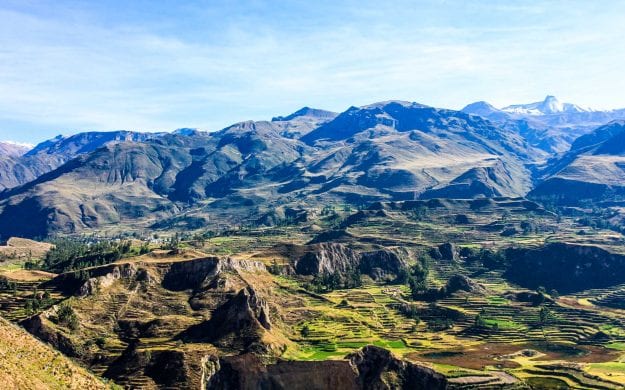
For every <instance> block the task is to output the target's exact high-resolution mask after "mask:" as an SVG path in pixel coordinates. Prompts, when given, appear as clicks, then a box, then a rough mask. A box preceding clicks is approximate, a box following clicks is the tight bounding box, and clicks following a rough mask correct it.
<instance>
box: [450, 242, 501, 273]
mask: <svg viewBox="0 0 625 390" xmlns="http://www.w3.org/2000/svg"><path fill="white" fill-rule="evenodd" d="M459 255H460V257H463V258H464V259H465V260H466V261H467V262H472V263H478V264H481V265H483V266H484V267H486V268H488V269H501V268H503V267H505V265H506V256H505V252H503V251H494V250H490V249H486V248H481V249H480V250H479V251H476V250H474V249H472V248H469V247H462V248H460V251H459Z"/></svg>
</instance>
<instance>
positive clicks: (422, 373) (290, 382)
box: [205, 346, 447, 390]
mask: <svg viewBox="0 0 625 390" xmlns="http://www.w3.org/2000/svg"><path fill="white" fill-rule="evenodd" d="M210 367H211V371H210V375H207V377H206V382H205V386H206V387H205V388H207V389H208V388H210V389H242V390H247V389H249V390H255V389H268V390H278V389H280V390H282V389H311V390H316V389H319V390H322V389H345V390H359V389H363V390H369V389H371V390H373V389H401V388H405V389H408V388H409V389H416V390H421V389H423V390H426V389H427V390H437V389H445V388H447V380H446V379H445V377H443V376H442V375H441V374H438V373H436V372H434V371H433V370H431V369H429V368H427V367H422V366H418V365H415V364H412V363H409V362H406V361H402V360H399V359H397V358H396V357H395V356H393V355H392V354H391V353H390V352H389V351H386V350H384V349H382V348H378V347H374V346H368V347H365V348H363V349H362V350H361V351H359V352H357V353H354V354H352V355H349V356H347V358H346V359H345V360H335V361H320V362H305V361H300V362H296V361H278V362H277V363H275V364H269V365H265V364H263V363H262V361H261V360H260V358H258V357H257V356H255V355H252V354H246V355H240V356H234V357H225V358H222V359H220V360H213V361H212V362H211V364H210Z"/></svg>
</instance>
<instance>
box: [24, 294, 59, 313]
mask: <svg viewBox="0 0 625 390" xmlns="http://www.w3.org/2000/svg"><path fill="white" fill-rule="evenodd" d="M53 303H54V302H53V300H52V298H51V297H50V293H49V292H47V291H45V292H44V293H40V292H38V291H37V290H36V289H35V290H34V291H33V294H32V296H31V297H30V298H29V299H27V300H26V302H24V310H26V314H27V315H31V314H33V313H37V312H38V311H40V310H42V309H45V308H46V307H49V306H51V305H52V304H53Z"/></svg>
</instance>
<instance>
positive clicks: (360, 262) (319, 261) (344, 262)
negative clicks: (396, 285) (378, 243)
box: [295, 242, 406, 280]
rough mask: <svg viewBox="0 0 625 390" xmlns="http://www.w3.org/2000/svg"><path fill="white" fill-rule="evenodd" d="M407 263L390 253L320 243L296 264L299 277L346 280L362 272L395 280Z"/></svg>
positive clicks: (312, 246)
mask: <svg viewBox="0 0 625 390" xmlns="http://www.w3.org/2000/svg"><path fill="white" fill-rule="evenodd" d="M405 267H406V262H405V261H404V260H403V259H401V258H400V257H399V256H398V255H397V254H396V253H394V252H392V251H388V250H378V251H372V252H365V253H358V252H356V251H354V250H352V249H350V248H349V247H347V246H346V245H343V244H339V243H328V242H324V243H319V244H312V245H308V246H307V247H306V253H305V254H304V255H303V256H302V257H301V258H299V259H297V260H296V262H295V272H296V273H297V274H299V275H322V274H334V273H338V274H340V275H342V276H345V275H347V274H349V273H350V272H354V271H356V270H357V271H358V272H360V273H362V274H366V275H369V276H371V277H372V278H373V279H376V280H377V279H383V278H387V277H389V278H393V277H394V276H396V275H397V274H398V273H399V271H400V270H401V269H402V268H405Z"/></svg>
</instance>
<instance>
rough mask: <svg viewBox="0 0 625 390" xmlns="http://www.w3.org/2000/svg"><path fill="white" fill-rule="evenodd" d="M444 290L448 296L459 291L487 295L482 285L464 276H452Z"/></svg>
mask: <svg viewBox="0 0 625 390" xmlns="http://www.w3.org/2000/svg"><path fill="white" fill-rule="evenodd" d="M444 289H445V293H446V294H447V295H451V294H454V293H456V292H458V291H465V292H469V293H474V294H480V295H483V294H485V293H486V289H485V288H484V287H483V286H482V285H480V284H478V283H476V282H475V281H473V280H472V279H470V278H469V277H467V276H464V275H452V276H451V277H450V278H449V279H448V280H447V283H446V284H445V287H444Z"/></svg>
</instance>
